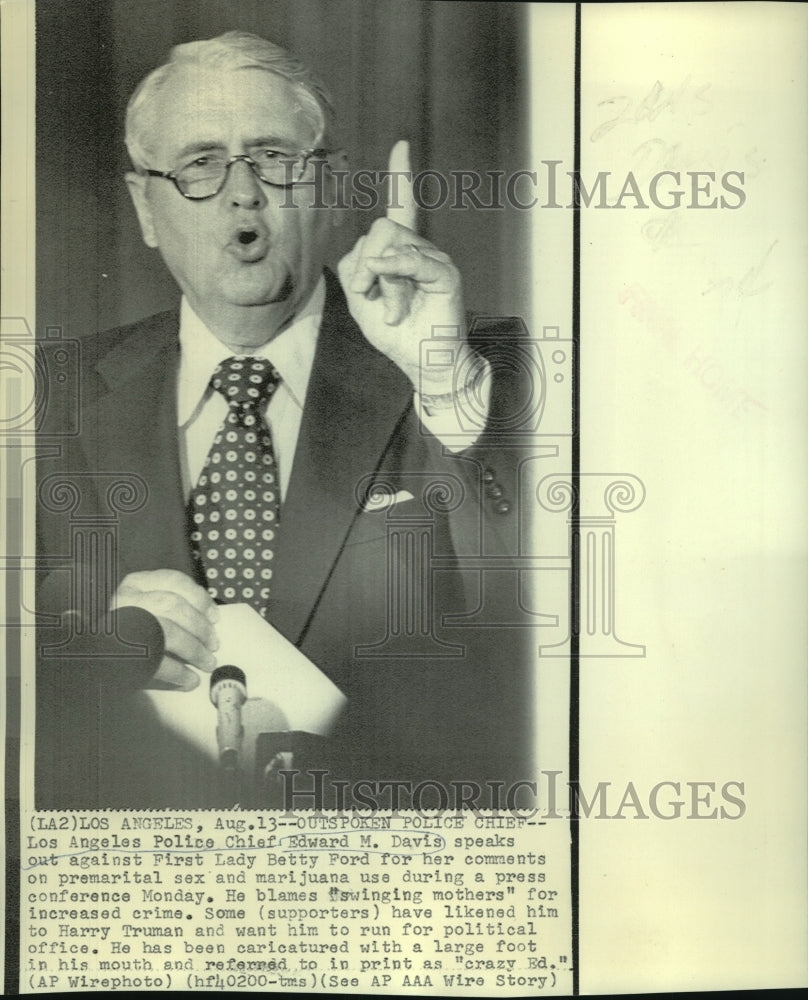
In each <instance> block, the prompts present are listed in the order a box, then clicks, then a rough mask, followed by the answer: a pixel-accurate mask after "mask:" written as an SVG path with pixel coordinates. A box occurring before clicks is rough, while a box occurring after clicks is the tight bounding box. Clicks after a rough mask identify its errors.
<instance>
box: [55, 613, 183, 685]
mask: <svg viewBox="0 0 808 1000" xmlns="http://www.w3.org/2000/svg"><path fill="white" fill-rule="evenodd" d="M63 622H64V624H65V625H66V626H67V629H68V633H69V634H68V638H67V640H66V641H64V640H63V641H62V642H54V643H52V644H49V643H46V642H45V641H44V639H46V638H48V633H47V630H46V629H44V628H41V629H40V632H39V635H38V643H39V651H38V652H39V656H40V658H41V659H42V661H43V663H45V664H47V662H48V661H49V660H51V661H54V665H55V666H56V667H58V669H60V670H66V669H69V668H70V667H71V666H74V667H76V668H77V669H78V668H80V669H82V670H83V671H85V672H88V676H90V677H92V678H93V679H94V680H95V681H96V682H98V683H102V682H103V683H105V684H114V685H120V686H121V687H125V688H139V687H144V686H145V685H146V684H148V683H149V681H150V680H151V679H152V677H153V676H154V673H155V672H156V670H157V668H158V667H159V666H160V661H161V660H162V658H163V654H164V653H165V635H164V634H163V629H162V626H161V625H160V622H159V621H158V620H157V618H155V616H154V615H152V614H150V613H149V612H148V611H144V609H143V608H136V607H132V606H126V607H122V608H118V609H117V610H116V611H111V612H109V614H108V615H107V617H106V619H105V621H104V625H103V630H101V631H94V632H93V631H90V628H91V624H90V622H89V620H88V618H87V616H86V615H82V614H81V613H80V612H78V611H74V610H69V611H67V612H65V614H64V616H63ZM54 638H56V637H55V636H54Z"/></svg>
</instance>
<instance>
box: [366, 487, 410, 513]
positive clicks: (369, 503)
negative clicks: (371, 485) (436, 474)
mask: <svg viewBox="0 0 808 1000" xmlns="http://www.w3.org/2000/svg"><path fill="white" fill-rule="evenodd" d="M414 499H415V497H414V496H413V495H412V493H410V491H409V490H398V492H396V493H391V492H390V490H386V489H383V488H378V489H374V490H372V491H371V492H370V493H368V495H367V497H366V498H365V502H364V503H363V504H362V510H363V511H365V512H367V513H376V512H377V511H380V510H390V508H391V507H394V506H395V505H396V504H397V503H403V502H404V501H405V500H414Z"/></svg>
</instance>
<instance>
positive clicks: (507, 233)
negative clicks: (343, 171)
mask: <svg viewBox="0 0 808 1000" xmlns="http://www.w3.org/2000/svg"><path fill="white" fill-rule="evenodd" d="M526 7H527V5H525V4H518V3H476V2H475V3H472V2H463V3H458V2H448V0H436V2H423V0H137V2H134V3H133V2H132V0H80V2H76V0H38V2H37V9H36V20H37V45H36V48H37V102H36V107H37V118H36V130H37V157H36V188H37V232H36V246H37V327H38V332H39V333H40V334H41V333H42V332H43V331H44V328H45V327H46V326H60V327H62V329H63V335H64V336H68V337H76V336H82V335H84V334H87V333H92V332H94V331H96V330H98V329H105V328H108V327H112V326H116V325H118V324H120V323H125V322H129V321H131V320H134V319H137V318H139V317H141V316H145V315H149V314H150V313H153V312H157V311H159V310H161V309H164V308H168V307H170V306H172V305H174V304H175V303H176V301H177V299H178V292H177V289H176V287H175V285H174V283H173V280H172V279H171V278H170V276H169V275H168V273H167V272H166V270H165V268H164V267H163V264H162V261H161V259H160V257H159V254H158V252H157V251H155V250H149V249H148V248H147V247H145V246H144V244H143V243H142V241H141V238H140V231H139V229H138V226H137V221H136V218H135V214H134V210H133V208H132V206H131V204H130V201H129V195H128V192H127V190H126V186H125V184H124V181H123V174H124V173H125V172H126V170H128V169H130V163H129V159H128V156H127V154H126V148H125V146H124V142H123V119H124V113H125V109H126V103H127V101H128V99H129V95H130V94H131V92H132V90H133V89H134V88H135V86H136V85H137V83H138V82H139V81H140V79H141V78H142V77H143V76H144V75H145V74H146V73H147V72H149V71H150V70H151V69H153V68H154V67H155V66H157V65H159V64H160V63H162V62H164V61H165V57H166V55H167V52H168V49H169V48H170V47H171V46H172V45H175V44H178V43H180V42H185V41H190V40H193V39H196V38H208V37H212V36H214V35H217V34H220V33H221V32H223V31H227V30H230V29H233V28H239V29H244V30H248V31H254V32H255V33H257V34H259V35H263V36H264V37H267V38H269V39H270V40H272V41H275V42H277V43H279V44H281V45H283V46H284V47H286V48H289V49H291V50H292V51H293V52H295V53H296V54H297V55H299V56H300V57H301V58H303V59H304V60H305V61H307V62H309V63H310V64H311V65H312V66H313V68H314V69H315V70H316V71H317V72H318V73H319V75H320V76H321V77H322V78H323V79H324V81H325V83H326V86H327V87H328V88H329V89H330V91H331V93H332V96H333V98H334V102H335V105H336V108H337V114H338V118H337V130H338V135H339V137H340V140H341V142H342V145H343V146H344V147H345V148H346V149H347V151H348V155H349V158H350V161H351V163H352V165H354V166H356V167H366V168H368V169H373V170H383V169H385V168H386V167H387V158H388V154H389V150H390V147H391V146H392V144H393V143H394V142H395V141H396V140H397V139H400V138H407V139H409V140H410V143H411V149H412V159H413V169H414V170H416V171H418V170H424V169H427V168H429V169H434V170H439V171H442V172H444V173H448V172H449V171H452V170H459V169H464V170H478V171H486V170H494V169H499V170H505V171H507V172H509V173H510V172H512V171H514V170H517V169H529V166H530V165H529V163H528V162H527V141H528V137H527V119H528V115H527V112H528V102H527V97H526V61H525V55H526V53H525V51H524V48H525V38H526V18H527V10H526ZM483 200H487V199H486V198H485V196H484V195H483ZM380 214H381V209H378V210H376V211H374V212H365V213H356V214H355V216H354V218H353V219H352V220H351V224H350V225H345V226H344V227H343V229H342V230H341V235H340V237H339V238H340V243H339V245H336V244H335V246H334V252H333V260H332V264H333V263H336V260H337V259H338V258H339V256H341V255H342V253H344V252H346V251H347V250H348V249H349V248H350V246H351V245H352V243H353V241H354V240H355V239H356V238H357V237H358V236H359V235H361V234H362V233H363V232H365V231H366V230H367V228H368V226H369V225H370V223H371V222H372V221H373V219H374V218H376V216H378V215H380ZM529 214H530V213H528V212H523V211H519V210H517V209H508V210H504V211H503V210H500V211H473V210H464V211H458V210H451V209H450V208H448V207H447V208H445V209H443V210H442V211H438V212H421V213H420V221H419V227H420V230H421V232H422V233H423V234H424V235H425V236H426V237H427V238H429V239H430V240H432V241H433V242H435V243H436V244H437V245H438V246H439V247H440V248H441V249H442V250H445V251H446V252H447V253H449V254H450V255H451V256H452V257H453V259H454V260H455V263H456V264H457V265H458V267H459V268H460V270H461V273H462V274H463V277H464V282H465V287H466V301H467V306H468V308H470V309H472V310H474V311H477V312H482V313H485V314H489V315H514V314H519V315H527V310H528V304H529V288H528V277H529V244H528V216H529Z"/></svg>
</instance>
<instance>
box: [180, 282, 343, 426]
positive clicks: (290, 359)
mask: <svg viewBox="0 0 808 1000" xmlns="http://www.w3.org/2000/svg"><path fill="white" fill-rule="evenodd" d="M324 306H325V278H323V277H322V276H321V277H320V280H319V281H318V282H317V285H316V287H315V289H314V291H313V292H312V294H311V295H310V296H309V299H308V302H306V304H305V305H304V306H303V308H302V309H301V310H300V312H299V313H298V314H297V316H295V318H294V319H293V320H292V322H291V323H290V324H289V326H287V327H286V328H285V329H284V330H283V331H282V332H281V333H279V334H278V335H277V337H274V338H273V339H272V340H270V341H269V343H268V344H264V345H263V347H256V348H253V349H251V350H250V351H249V356H250V357H256V358H267V359H268V360H269V361H271V362H272V364H273V365H274V367H275V368H276V369H277V371H278V373H279V374H280V376H281V379H282V381H283V384H284V385H285V386H286V388H287V389H288V390H289V392H290V393H291V395H292V397H293V398H294V400H295V402H296V403H297V405H298V406H300V407H301V409H302V407H303V401H304V400H305V398H306V389H307V388H308V384H309V376H310V375H311V367H312V364H313V363H314V352H315V349H316V347H317V335H318V333H319V330H320V323H321V322H322V317H323V308H324ZM232 356H233V351H232V350H231V349H230V348H229V347H227V346H226V345H225V344H223V343H222V342H221V341H220V340H219V339H218V338H217V337H215V336H214V335H213V334H212V333H211V332H210V330H209V329H208V328H207V326H205V324H204V323H203V322H202V320H201V319H200V318H199V316H197V314H196V313H195V312H194V310H193V309H192V308H191V305H190V303H189V302H188V300H187V299H186V298H185V296H183V299H182V305H181V307H180V368H179V375H178V379H177V423H178V424H179V426H180V427H183V426H184V425H185V424H187V423H188V422H189V421H190V420H191V419H192V418H193V417H194V416H195V415H196V413H197V411H198V409H199V407H200V406H201V404H202V402H203V401H204V399H205V398H206V396H207V394H208V385H209V383H210V377H211V375H212V374H213V372H214V370H215V368H216V366H217V365H218V364H221V362H222V361H224V360H225V358H230V357H232Z"/></svg>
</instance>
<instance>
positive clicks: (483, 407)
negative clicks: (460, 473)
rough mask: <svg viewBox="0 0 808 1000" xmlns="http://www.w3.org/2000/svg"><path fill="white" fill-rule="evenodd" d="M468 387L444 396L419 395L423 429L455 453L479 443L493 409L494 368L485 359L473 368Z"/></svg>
mask: <svg viewBox="0 0 808 1000" xmlns="http://www.w3.org/2000/svg"><path fill="white" fill-rule="evenodd" d="M473 367H474V370H473V371H472V372H470V373H469V377H468V378H467V380H466V382H465V384H464V385H463V386H461V387H460V388H458V389H457V390H456V391H455V392H448V393H446V394H445V395H440V396H428V395H425V394H421V393H419V392H416V393H415V412H416V413H417V414H418V419H419V420H420V421H421V425H422V427H423V428H424V429H425V430H427V431H428V432H429V433H430V434H431V435H432V436H433V437H436V438H437V439H438V440H439V441H440V443H441V444H442V445H444V447H446V448H448V449H449V451H452V452H455V453H457V452H461V451H465V450H466V448H471V447H472V445H475V444H476V443H477V441H478V440H479V438H480V436H481V434H482V433H483V431H484V430H485V425H486V423H487V421H488V413H489V409H490V406H491V365H490V364H489V363H488V361H486V360H485V358H480V363H479V364H477V365H475V366H473Z"/></svg>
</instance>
